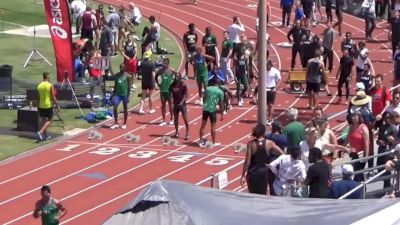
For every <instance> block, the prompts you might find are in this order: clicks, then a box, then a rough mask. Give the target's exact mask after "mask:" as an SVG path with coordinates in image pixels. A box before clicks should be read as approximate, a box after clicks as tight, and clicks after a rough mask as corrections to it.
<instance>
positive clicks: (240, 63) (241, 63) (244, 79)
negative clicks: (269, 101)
mask: <svg viewBox="0 0 400 225" xmlns="http://www.w3.org/2000/svg"><path fill="white" fill-rule="evenodd" d="M246 52H248V50H246V51H245V53H246ZM248 53H249V52H248ZM249 55H250V54H248V55H246V54H241V55H240V56H239V57H236V60H235V76H236V97H237V99H238V106H239V107H242V106H243V104H244V101H243V98H244V97H245V95H246V91H247V89H248V88H249V78H248V77H249V63H248V57H249ZM242 86H243V88H242Z"/></svg>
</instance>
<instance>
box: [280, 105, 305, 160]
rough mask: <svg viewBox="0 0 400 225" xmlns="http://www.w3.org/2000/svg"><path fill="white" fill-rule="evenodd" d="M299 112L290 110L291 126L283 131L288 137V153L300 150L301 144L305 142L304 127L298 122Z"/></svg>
mask: <svg viewBox="0 0 400 225" xmlns="http://www.w3.org/2000/svg"><path fill="white" fill-rule="evenodd" d="M297 115H298V111H297V109H295V108H291V109H289V110H288V120H289V124H288V125H286V127H285V128H284V129H283V134H284V135H286V136H287V140H288V153H290V152H289V151H290V149H293V148H299V147H300V142H301V141H302V140H304V136H305V132H304V125H303V124H302V123H301V122H299V121H297Z"/></svg>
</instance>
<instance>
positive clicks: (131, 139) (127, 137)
mask: <svg viewBox="0 0 400 225" xmlns="http://www.w3.org/2000/svg"><path fill="white" fill-rule="evenodd" d="M140 139H141V138H140V135H133V134H127V135H125V140H126V141H127V142H134V143H139V142H140Z"/></svg>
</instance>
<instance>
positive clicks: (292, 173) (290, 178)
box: [269, 147, 307, 196]
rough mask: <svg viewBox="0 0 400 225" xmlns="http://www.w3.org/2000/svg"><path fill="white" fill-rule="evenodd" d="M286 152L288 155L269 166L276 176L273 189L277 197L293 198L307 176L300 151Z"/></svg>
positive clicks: (280, 157)
mask: <svg viewBox="0 0 400 225" xmlns="http://www.w3.org/2000/svg"><path fill="white" fill-rule="evenodd" d="M288 152H290V155H281V156H279V157H278V158H277V159H275V160H274V161H273V162H271V163H270V164H269V165H270V168H271V171H272V172H273V173H274V174H275V176H276V178H275V181H274V184H273V187H274V192H275V194H276V195H278V196H293V195H294V194H295V193H294V192H295V191H297V190H299V188H298V186H299V185H300V184H301V183H302V182H303V181H304V179H306V176H307V173H306V168H305V166H304V163H303V161H301V151H300V149H299V148H298V147H297V148H296V147H295V148H291V149H289V151H288Z"/></svg>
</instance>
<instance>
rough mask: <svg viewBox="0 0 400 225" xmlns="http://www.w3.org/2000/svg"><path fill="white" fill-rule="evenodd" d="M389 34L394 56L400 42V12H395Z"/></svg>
mask: <svg viewBox="0 0 400 225" xmlns="http://www.w3.org/2000/svg"><path fill="white" fill-rule="evenodd" d="M388 34H389V35H388V39H389V40H391V41H392V54H393V56H394V54H395V52H396V50H397V47H398V46H399V42H400V11H394V12H393V16H392V18H391V20H390V24H389V33H388Z"/></svg>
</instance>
